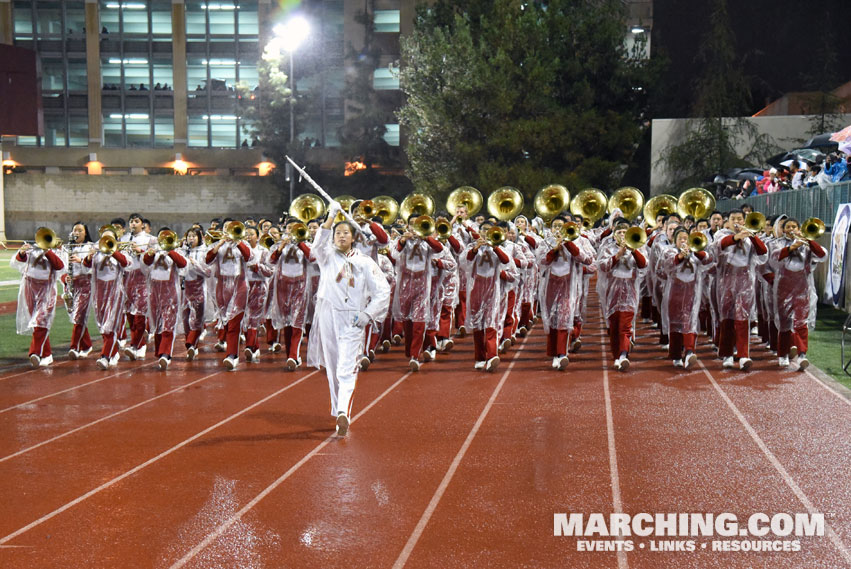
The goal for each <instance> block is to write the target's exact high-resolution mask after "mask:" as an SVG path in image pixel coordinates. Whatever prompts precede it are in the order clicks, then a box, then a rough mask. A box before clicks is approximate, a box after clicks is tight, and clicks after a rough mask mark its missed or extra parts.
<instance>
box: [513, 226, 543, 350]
mask: <svg viewBox="0 0 851 569" xmlns="http://www.w3.org/2000/svg"><path fill="white" fill-rule="evenodd" d="M514 225H515V227H516V228H517V233H518V239H517V243H518V244H519V245H520V247H521V249H522V250H523V253H524V254H525V256H526V259H527V261H529V263H530V264H527V265H526V267H525V268H522V269H518V272H519V273H520V281H521V285H520V294H519V296H518V299H517V302H518V303H519V305H520V316H519V318H518V321H517V335H518V336H520V337H521V338H522V337H524V336H525V335H526V334H527V333H528V332H529V330H531V328H532V319H533V318H534V316H535V314H534V304H535V295H536V294H537V292H538V266H537V256H536V255H535V250H536V249H537V248H538V243H540V242H541V238H540V237H538V235H537V234H536V233H535V231H534V229H533V228H532V226H531V225H530V224H529V220H528V219H527V218H526V216H524V215H518V216H517V217H515V218H514Z"/></svg>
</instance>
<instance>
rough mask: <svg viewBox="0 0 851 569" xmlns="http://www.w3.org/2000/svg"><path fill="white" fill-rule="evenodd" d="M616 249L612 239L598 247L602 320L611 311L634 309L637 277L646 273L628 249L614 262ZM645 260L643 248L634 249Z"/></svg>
mask: <svg viewBox="0 0 851 569" xmlns="http://www.w3.org/2000/svg"><path fill="white" fill-rule="evenodd" d="M619 249H620V247H619V246H618V244H617V243H615V241H614V239H612V240H610V241H607V242H606V243H605V244H604V245H602V246H601V247H600V252H599V254H598V256H597V271H598V277H599V276H600V275H604V277H605V289H603V295H602V296H601V297H600V299H601V301H602V303H603V313H604V314H605V317H606V318H609V317H610V316H612V315H613V314H614V313H615V312H632V313H636V312H637V310H638V303H639V300H640V296H639V287H640V281H639V278H640V277H641V276H642V275H643V274H644V273H645V272H646V271H647V267H646V266H645V267H643V268H642V267H639V266H638V262H637V261H636V260H635V256H634V255H633V252H632V250H631V249H626V252H625V253H624V255H623V256H622V257H621V258H620V259H618V260H615V255H616V254H617V252H618V250H619ZM636 251H637V252H639V253H640V254H641V255H642V256H643V257H644V258H645V260H646V259H647V251H646V250H645V248H644V247H640V248H639V249H637V250H636Z"/></svg>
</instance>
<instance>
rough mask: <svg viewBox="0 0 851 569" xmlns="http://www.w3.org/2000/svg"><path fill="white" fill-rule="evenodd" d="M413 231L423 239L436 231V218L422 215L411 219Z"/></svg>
mask: <svg viewBox="0 0 851 569" xmlns="http://www.w3.org/2000/svg"><path fill="white" fill-rule="evenodd" d="M411 231H413V232H414V233H416V234H417V236H418V237H420V238H421V239H425V238H426V237H430V236H431V234H432V233H434V219H432V218H431V216H430V215H420V216H417V217H415V218H414V219H413V220H411Z"/></svg>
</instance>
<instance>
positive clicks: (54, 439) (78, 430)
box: [0, 371, 223, 463]
mask: <svg viewBox="0 0 851 569" xmlns="http://www.w3.org/2000/svg"><path fill="white" fill-rule="evenodd" d="M220 373H223V371H217V372H215V373H211V374H210V375H205V376H204V377H202V378H200V379H196V380H195V381H191V382H189V383H185V384H183V385H179V386H177V387H175V388H174V389H172V390H171V391H166V392H165V393H161V394H160V395H157V396H156V397H151V398H150V399H145V400H144V401H140V402H139V403H136V404H135V405H131V406H130V407H127V408H125V409H121V410H120V411H116V412H114V413H110V414H109V415H106V416H104V417H101V418H100V419H96V420H94V421H92V422H90V423H86V424H85V425H80V426H79V427H76V428H75V429H71V430H70V431H67V432H65V433H62V434H61V435H56V436H55V437H52V438H49V439H47V440H46V441H42V442H40V443H37V444H34V445H32V446H29V447H26V448H23V449H21V450H19V451H17V452H15V453H12V454H10V455H7V456H4V457H2V458H0V463H2V462H6V461H7V460H9V459H12V458H15V457H16V456H20V455H22V454H25V453H28V452H30V451H31V450H35V449H37V448H39V447H42V446H44V445H46V444H49V443H52V442H54V441H58V440H59V439H62V438H65V437H67V436H68V435H73V434H74V433H78V432H80V431H82V430H83V429H88V428H89V427H92V426H94V425H97V424H98V423H102V422H104V421H108V420H109V419H112V418H114V417H117V416H119V415H122V414H124V413H127V412H128V411H132V410H133V409H138V408H139V407H142V406H143V405H147V404H148V403H151V402H152V401H156V400H157V399H162V398H163V397H167V396H169V395H171V394H172V393H177V392H178V391H183V390H184V389H186V388H187V387H190V386H192V385H195V384H196V383H201V382H202V381H206V380H208V379H210V378H211V377H213V376H214V375H218V374H220Z"/></svg>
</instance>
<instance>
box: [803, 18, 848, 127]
mask: <svg viewBox="0 0 851 569" xmlns="http://www.w3.org/2000/svg"><path fill="white" fill-rule="evenodd" d="M818 37H819V45H818V47H817V48H816V50H815V53H814V54H813V65H812V67H811V68H810V72H809V73H804V74H803V77H802V78H803V80H804V84H805V85H806V86H807V88H808V89H811V90H812V91H813V92H812V93H809V94H808V95H807V96H806V101H805V103H804V109H803V111H804V114H806V115H810V117H809V121H810V128H809V130H808V131H807V134H808V135H810V136H811V137H812V136H817V135H819V134H824V133H826V132H835V131H837V130H840V129H842V127H844V126H845V125H844V123H843V120H842V118H843V117H842V112H843V104H844V103H845V101H843V100H842V99H841V98H840V97H837V96H836V95H835V94H833V92H832V90H833V89H834V88H835V87H836V86H837V85H838V84H839V82H840V77H839V73H838V71H837V67H838V57H837V54H836V48H835V47H834V46H835V45H836V44H835V42H836V40H835V38H834V36H833V33H832V32H831V31H830V29H827V30H824V31H823V32H822V33H820V34H818Z"/></svg>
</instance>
